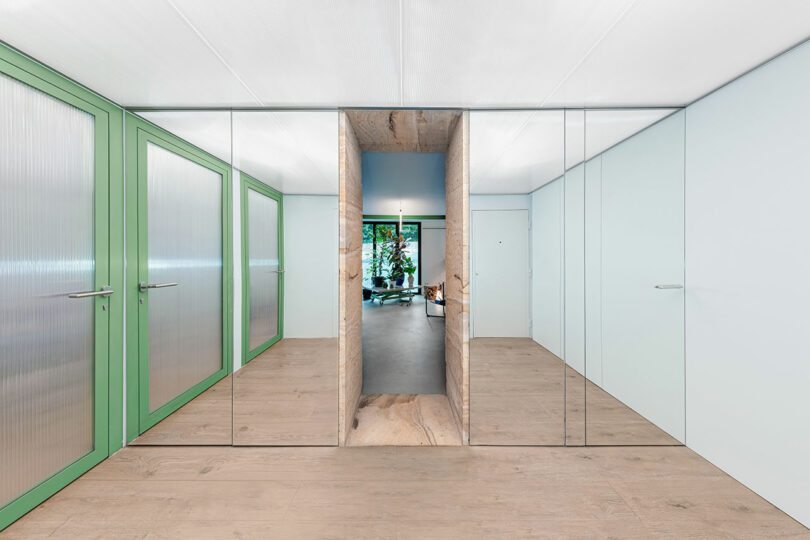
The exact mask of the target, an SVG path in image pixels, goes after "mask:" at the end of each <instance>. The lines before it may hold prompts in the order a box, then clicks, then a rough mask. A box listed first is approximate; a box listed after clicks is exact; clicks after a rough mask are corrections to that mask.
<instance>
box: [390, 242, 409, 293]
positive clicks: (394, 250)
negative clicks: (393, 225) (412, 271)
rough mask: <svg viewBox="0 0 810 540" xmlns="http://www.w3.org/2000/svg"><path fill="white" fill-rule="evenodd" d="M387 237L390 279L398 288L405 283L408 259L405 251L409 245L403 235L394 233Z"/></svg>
mask: <svg viewBox="0 0 810 540" xmlns="http://www.w3.org/2000/svg"><path fill="white" fill-rule="evenodd" d="M387 236H388V242H386V244H387V252H386V254H387V256H388V265H389V274H388V278H389V279H390V280H391V282H392V283H393V284H395V285H396V286H401V285H402V282H403V281H405V259H406V258H407V256H406V255H405V249H406V248H407V247H408V244H407V243H406V242H405V238H403V236H402V235H395V234H393V232H389V233H387Z"/></svg>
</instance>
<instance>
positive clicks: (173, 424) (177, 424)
mask: <svg viewBox="0 0 810 540" xmlns="http://www.w3.org/2000/svg"><path fill="white" fill-rule="evenodd" d="M231 398H232V379H231V376H230V375H228V376H226V377H224V378H223V379H222V380H220V381H218V382H217V383H216V384H214V385H213V386H212V387H211V388H209V389H208V390H206V391H205V392H203V393H202V394H200V395H199V396H197V397H196V398H194V399H192V400H191V401H189V402H188V403H186V404H185V405H183V406H182V407H180V408H179V409H177V411H175V412H174V413H172V414H170V415H169V416H167V417H166V418H165V419H164V420H163V421H161V422H160V423H158V424H156V425H154V426H153V427H152V428H150V429H149V430H148V431H146V432H145V433H143V434H142V435H141V436H140V437H138V438H137V439H135V440H134V441H132V442H131V443H130V444H136V445H137V444H160V445H164V444H171V445H201V444H205V445H220V444H224V445H229V444H231V440H232V431H233V430H232V427H231V416H232V412H231V407H232V404H231V402H232V399H231Z"/></svg>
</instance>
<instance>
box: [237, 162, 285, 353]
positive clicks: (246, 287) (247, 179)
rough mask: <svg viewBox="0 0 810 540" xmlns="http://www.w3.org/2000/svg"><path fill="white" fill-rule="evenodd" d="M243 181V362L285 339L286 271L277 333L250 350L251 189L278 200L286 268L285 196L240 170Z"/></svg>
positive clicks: (280, 278)
mask: <svg viewBox="0 0 810 540" xmlns="http://www.w3.org/2000/svg"><path fill="white" fill-rule="evenodd" d="M239 177H240V180H241V188H240V194H241V199H242V201H241V207H240V215H241V218H242V219H241V222H242V365H245V364H247V363H248V362H250V361H251V360H253V359H254V358H256V357H257V356H258V355H260V354H261V353H263V352H264V351H266V350H267V349H269V348H270V347H271V346H273V345H275V344H276V343H278V342H279V341H280V340H282V339H283V338H284V273H283V272H282V273H280V274H279V275H278V334H276V335H275V336H274V337H272V338H270V339H269V340H267V341H265V342H264V343H262V344H261V345H259V346H257V347H255V348H254V349H253V350H250V349H249V347H250V253H248V251H249V247H250V243H249V241H248V240H249V237H250V231H249V230H248V229H249V226H248V223H249V222H248V191H249V190H253V191H255V192H256V193H260V194H262V195H265V196H266V197H269V198H271V199H273V200H274V201H276V202H277V203H278V266H279V268H280V269H281V270H284V199H283V197H282V195H281V193H280V192H278V191H276V190H275V189H273V188H271V187H269V186H267V185H266V184H263V183H261V182H259V181H258V180H256V179H255V178H253V177H252V176H248V175H247V174H245V173H243V172H241V171H240V172H239Z"/></svg>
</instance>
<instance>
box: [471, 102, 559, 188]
mask: <svg viewBox="0 0 810 540" xmlns="http://www.w3.org/2000/svg"><path fill="white" fill-rule="evenodd" d="M564 138H565V132H564V112H563V111H486V112H485V111H471V112H470V193H471V194H484V193H490V194H495V193H498V194H507V193H530V192H531V191H534V190H535V189H537V188H538V187H540V186H542V185H543V184H546V183H548V182H550V181H552V180H554V179H555V178H557V177H558V176H560V175H561V174H562V173H563V159H564V152H565V144H564V142H563V141H564Z"/></svg>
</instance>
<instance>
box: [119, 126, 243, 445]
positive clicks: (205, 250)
mask: <svg viewBox="0 0 810 540" xmlns="http://www.w3.org/2000/svg"><path fill="white" fill-rule="evenodd" d="M140 116H141V117H142V118H144V119H146V120H148V122H143V121H142V120H141V119H136V118H131V119H128V120H127V121H128V123H130V124H132V125H130V126H129V127H130V130H131V131H130V132H129V133H130V134H131V136H133V137H136V138H137V145H134V144H133V145H131V146H130V147H129V148H130V151H133V152H135V153H136V154H137V156H136V157H137V194H138V200H137V210H136V212H137V232H133V231H130V233H131V235H130V239H131V240H130V241H133V240H134V241H137V256H136V257H135V259H134V260H132V259H130V261H129V263H130V264H137V285H135V284H132V285H133V287H137V291H133V294H135V295H136V297H132V300H133V306H131V307H134V309H132V310H130V312H129V315H130V316H137V318H138V321H139V324H138V330H137V332H138V333H137V340H138V348H137V353H138V354H137V356H138V366H137V372H138V385H139V388H138V402H139V406H138V409H139V410H138V418H137V419H138V428H139V430H138V431H139V435H138V437H137V438H136V439H135V440H134V441H133V443H132V444H161V445H186V444H188V445H191V444H194V445H197V444H207V445H210V444H223V445H229V444H231V442H232V427H231V426H232V379H233V377H232V361H231V360H232V336H231V334H232V326H231V319H230V317H231V310H232V308H231V304H230V302H231V296H232V293H231V290H230V280H229V273H230V268H231V251H230V245H231V238H230V228H231V220H230V201H231V165H230V149H231V140H230V133H231V129H230V112H227V111H225V112H222V111H214V112H207V111H201V112H185V111H160V112H144V113H140ZM133 128H135V129H133ZM133 142H134V141H130V143H133ZM128 157H129V158H130V159H131V158H132V157H133V156H128ZM130 337H132V335H130ZM130 350H132V349H130Z"/></svg>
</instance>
